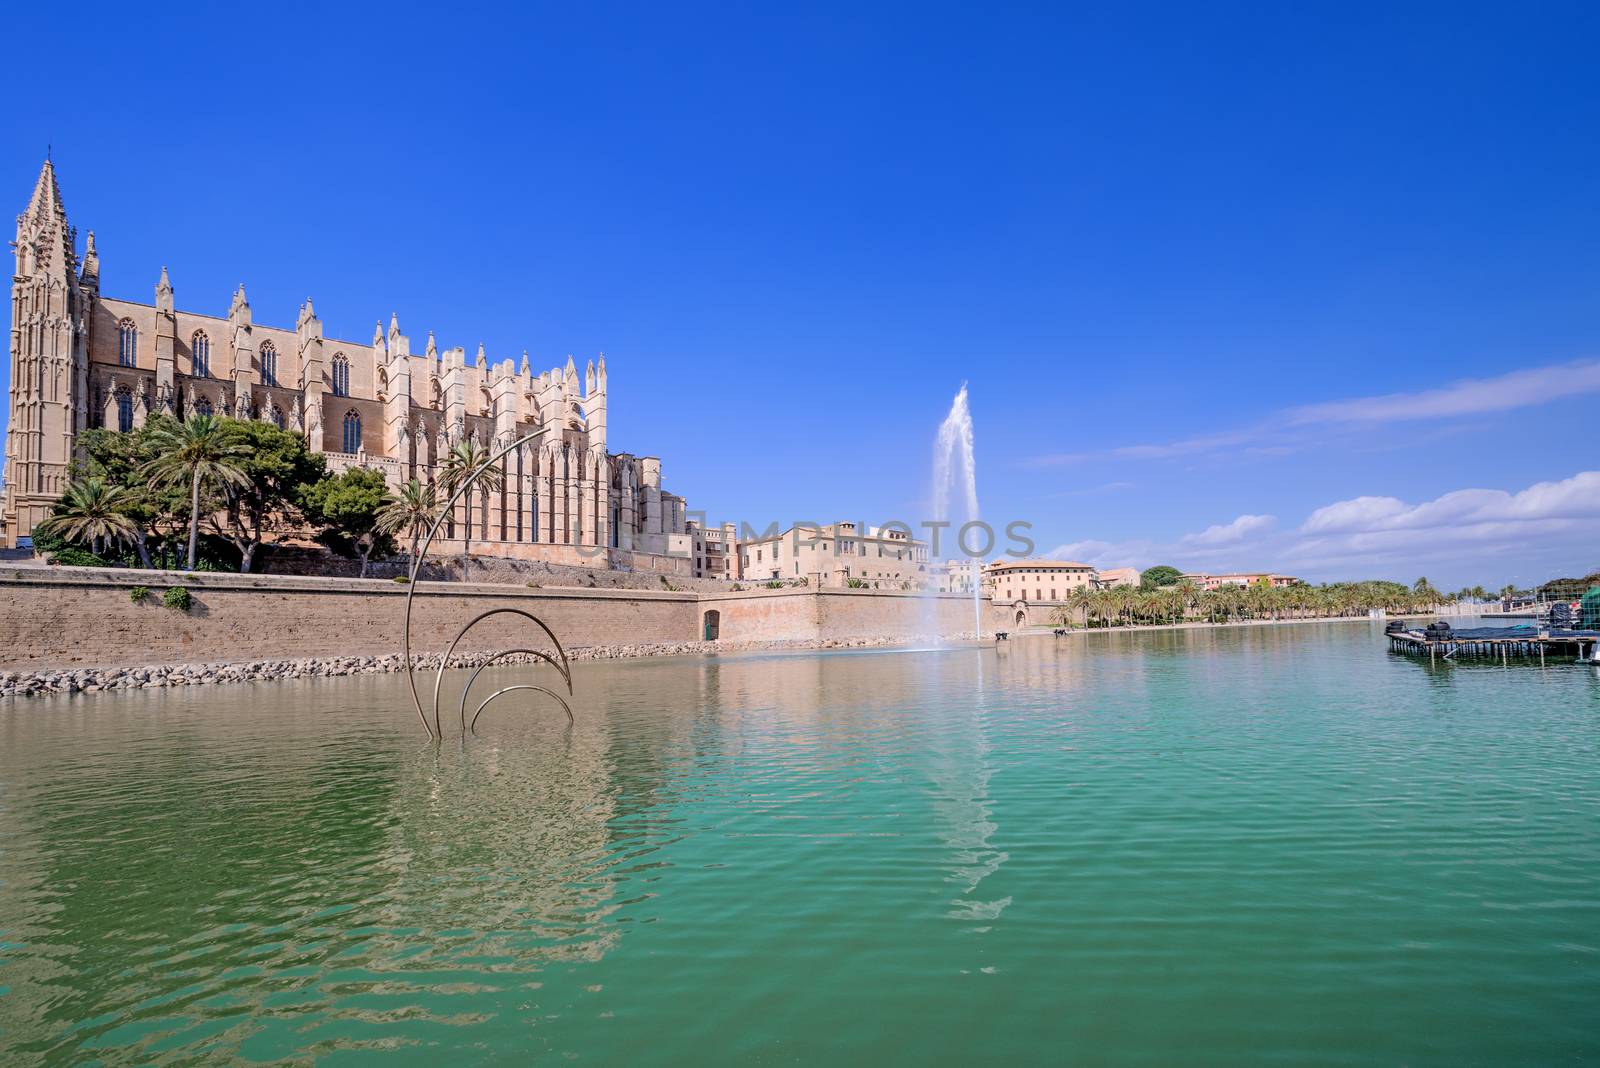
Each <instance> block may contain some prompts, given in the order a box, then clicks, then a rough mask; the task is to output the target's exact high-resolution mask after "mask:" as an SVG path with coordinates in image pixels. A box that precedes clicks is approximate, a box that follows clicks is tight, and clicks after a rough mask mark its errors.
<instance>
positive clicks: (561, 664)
mask: <svg viewBox="0 0 1600 1068" xmlns="http://www.w3.org/2000/svg"><path fill="white" fill-rule="evenodd" d="M537 436H538V435H537V434H529V435H528V436H527V437H523V438H519V439H517V440H516V441H513V442H512V443H511V444H509V445H507V446H505V447H504V448H502V449H500V450H499V451H498V452H495V453H494V454H492V455H491V456H490V457H489V458H488V459H487V460H485V461H484V462H483V463H482V464H480V465H479V466H478V467H477V468H476V469H475V470H474V471H473V472H472V474H471V475H469V476H467V477H466V478H465V479H463V480H462V482H461V484H460V485H459V486H457V487H456V491H455V492H454V493H453V494H451V495H450V499H449V500H448V501H446V502H445V504H444V507H442V508H441V509H439V517H438V518H437V519H435V520H434V521H433V525H432V526H431V527H429V528H428V533H427V535H426V536H425V537H424V538H423V539H422V544H421V545H420V546H418V549H417V554H416V556H415V557H414V558H413V559H412V561H411V579H410V582H409V584H408V585H407V586H406V614H405V624H404V630H403V631H402V634H401V651H402V654H403V656H404V657H405V669H406V684H407V685H408V686H410V687H411V703H412V704H413V705H414V706H415V707H416V710H417V718H418V719H420V720H422V727H423V729H424V730H426V731H427V732H428V736H429V737H430V738H443V737H444V727H443V725H442V723H441V719H440V713H439V689H440V687H441V686H442V685H443V684H444V672H445V668H447V667H449V666H450V658H451V657H452V656H454V655H455V651H456V646H457V645H460V644H461V639H462V638H465V637H466V636H467V632H468V631H470V630H471V629H472V628H473V627H475V626H477V625H478V624H479V623H481V622H483V621H484V620H486V619H490V618H492V617H494V616H507V615H512V616H521V617H522V618H524V619H526V620H528V621H530V622H532V623H533V624H535V625H536V626H537V627H538V628H539V629H540V630H542V631H543V632H544V633H545V635H546V636H547V637H548V638H549V639H550V642H551V644H553V645H554V646H555V647H556V655H555V656H551V655H550V654H549V653H545V652H541V651H539V650H537V649H506V650H502V651H501V652H498V653H495V654H494V655H493V656H491V657H490V658H489V659H488V660H487V661H485V662H484V663H483V664H481V665H479V666H478V668H477V670H475V671H474V672H473V673H472V674H471V675H470V676H469V677H468V678H467V683H466V685H465V686H463V687H462V688H461V730H462V733H463V734H465V733H466V732H467V731H468V730H474V731H475V730H476V728H477V725H478V717H479V716H481V715H483V710H484V709H485V708H488V707H489V705H490V704H491V703H492V702H493V701H495V700H496V699H497V698H499V697H502V696H504V695H505V694H508V693H515V692H519V691H537V692H539V693H542V694H546V695H548V696H550V697H553V698H555V699H556V700H557V701H558V702H560V704H561V707H562V708H564V709H566V711H567V719H568V720H569V721H570V720H571V719H572V706H571V705H569V704H567V701H566V698H564V697H562V696H561V695H560V694H558V693H556V692H555V691H554V690H549V689H546V688H545V687H543V686H535V685H532V684H531V683H524V684H520V685H516V686H506V687H503V688H501V689H499V690H496V691H495V692H494V693H492V694H490V695H489V696H488V697H486V698H484V700H483V703H482V704H480V705H478V709H477V711H476V712H474V713H473V714H472V719H471V721H470V723H469V721H468V720H467V692H468V691H469V690H471V689H472V684H473V682H474V681H476V680H477V678H478V673H479V672H481V671H482V670H483V669H484V668H486V667H488V666H489V665H490V664H492V663H494V662H495V661H497V660H502V659H508V658H510V657H512V656H516V655H524V656H532V657H534V658H535V659H536V660H538V661H542V662H544V663H547V664H549V665H550V666H552V667H554V668H555V669H556V670H557V671H558V672H560V673H561V678H562V681H563V682H565V683H566V684H567V694H568V695H569V696H570V695H571V694H572V665H571V663H570V662H569V661H568V660H567V652H566V650H565V649H563V648H561V640H560V639H559V638H557V637H556V635H555V632H554V631H552V630H551V629H550V628H549V627H548V626H546V625H545V623H544V621H543V620H541V619H540V618H539V617H538V616H535V615H533V614H532V613H530V612H525V611H523V610H522V609H520V608H492V609H490V610H489V611H487V612H481V613H479V614H478V615H476V616H474V617H473V618H472V619H470V620H468V621H467V625H466V626H464V627H462V628H461V629H460V630H459V631H457V632H456V636H455V639H454V640H453V641H452V642H451V643H450V648H448V649H446V650H445V652H444V655H443V656H441V657H440V658H439V667H438V670H437V671H436V672H435V674H434V677H433V722H432V723H429V722H428V716H427V713H425V712H424V711H423V710H422V698H421V696H419V695H418V693H417V677H416V673H415V670H414V668H413V665H412V662H411V601H412V598H414V597H415V596H416V593H417V575H418V574H419V573H420V572H421V570H422V561H423V560H425V559H426V558H427V556H428V547H429V546H430V545H432V544H433V539H434V536H435V535H437V534H438V533H439V528H440V527H442V526H443V525H444V524H445V521H446V520H447V519H449V517H450V516H451V515H452V514H454V511H455V506H456V502H458V501H459V500H461V498H462V497H463V496H464V495H465V494H466V493H467V492H469V491H470V490H471V489H472V488H473V484H474V483H476V482H477V481H478V478H479V476H481V475H482V474H483V473H484V472H485V471H487V470H489V469H490V468H491V467H493V465H494V464H495V463H496V462H497V461H499V460H500V458H501V457H503V456H505V455H506V454H507V453H509V452H511V451H512V450H513V449H515V448H518V447H519V446H521V445H525V444H527V443H528V442H530V441H532V440H533V439H534V438H535V437H537ZM558 657H559V660H558V659H557V658H558Z"/></svg>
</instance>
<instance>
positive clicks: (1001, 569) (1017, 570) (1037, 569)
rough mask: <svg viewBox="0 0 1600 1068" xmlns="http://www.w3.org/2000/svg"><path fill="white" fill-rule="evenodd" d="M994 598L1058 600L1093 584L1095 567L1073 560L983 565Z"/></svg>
mask: <svg viewBox="0 0 1600 1068" xmlns="http://www.w3.org/2000/svg"><path fill="white" fill-rule="evenodd" d="M983 573H984V580H985V583H986V585H987V586H988V587H989V590H990V592H989V596H990V598H991V599H993V600H995V601H999V602H1005V603H1010V602H1012V601H1028V602H1032V603H1055V602H1061V601H1064V600H1066V598H1067V597H1068V596H1069V595H1070V594H1071V593H1072V591H1073V590H1078V589H1090V588H1093V586H1094V580H1095V570H1094V568H1093V567H1091V566H1090V565H1088V564H1080V563H1077V562H1076V561H1073V560H1007V561H1004V562H1001V563H994V564H990V565H989V566H988V567H986V568H984V572H983Z"/></svg>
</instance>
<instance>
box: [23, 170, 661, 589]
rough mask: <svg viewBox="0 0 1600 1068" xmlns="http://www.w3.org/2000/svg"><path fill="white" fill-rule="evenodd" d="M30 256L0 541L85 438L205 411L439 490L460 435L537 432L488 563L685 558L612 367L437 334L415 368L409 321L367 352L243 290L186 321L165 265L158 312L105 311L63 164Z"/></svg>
mask: <svg viewBox="0 0 1600 1068" xmlns="http://www.w3.org/2000/svg"><path fill="white" fill-rule="evenodd" d="M16 257H17V262H16V276H15V278H14V280H13V283H12V289H11V294H12V304H11V415H10V426H9V429H8V433H7V435H6V453H5V488H4V494H5V495H4V499H3V503H0V544H3V545H6V546H14V545H16V544H17V539H18V538H25V537H27V536H28V534H29V533H30V532H31V531H32V529H33V527H34V524H36V523H37V522H39V520H41V519H43V518H44V517H45V516H46V515H48V514H49V510H50V506H51V505H52V504H53V503H54V502H55V500H56V499H57V498H58V497H59V496H60V495H61V492H62V490H64V489H65V487H66V483H67V480H68V467H69V464H70V462H71V459H72V456H73V441H74V437H75V435H76V434H77V433H78V432H79V431H81V430H84V429H86V428H88V427H98V426H105V427H111V428H114V429H121V430H124V431H126V430H130V429H133V428H135V427H138V426H140V425H142V424H143V423H144V421H145V419H147V418H148V417H149V416H150V415H152V414H154V413H158V412H163V413H167V414H172V415H177V416H180V417H184V416H188V415H190V414H194V413H200V412H209V413H216V414H226V415H232V416H235V417H237V418H240V419H260V420H266V421H270V422H273V423H276V424H277V425H278V426H280V427H284V428H286V429H292V430H296V431H301V432H303V433H304V434H305V435H306V438H307V441H308V442H309V443H310V445H311V448H313V449H315V450H317V451H320V452H323V453H326V454H327V457H328V461H329V466H330V467H331V468H333V469H334V470H341V469H343V468H347V467H352V466H367V467H373V468H376V469H378V470H381V471H382V472H383V473H384V475H385V477H386V478H387V479H388V480H389V482H390V483H391V485H398V484H400V483H401V482H403V481H404V480H405V479H408V478H413V477H415V478H418V479H420V480H421V481H423V482H428V481H431V480H432V478H433V477H434V473H435V471H436V470H437V467H438V464H439V463H440V461H441V460H442V459H443V456H444V454H445V453H446V452H447V451H448V450H449V448H450V446H451V445H452V444H453V443H454V442H457V441H460V440H462V439H464V438H468V437H472V438H477V439H479V440H480V441H481V442H483V443H484V444H486V445H491V446H499V445H508V444H510V443H511V442H512V441H514V440H516V439H517V438H520V437H523V436H526V435H529V434H537V435H538V437H537V438H536V439H535V440H534V441H533V442H531V443H530V444H528V445H526V446H525V447H523V448H520V449H518V450H516V451H515V452H513V453H512V454H511V455H509V456H507V457H506V458H505V459H504V460H502V461H501V466H502V470H503V473H504V475H505V478H504V487H503V489H501V490H500V491H497V492H495V493H494V494H492V495H486V496H485V497H483V498H482V499H481V500H480V504H481V505H482V506H481V507H477V508H474V509H473V510H472V515H473V524H474V527H475V529H474V531H473V539H474V542H473V544H474V546H475V547H477V548H478V549H479V551H482V552H486V553H490V554H495V555H504V556H516V557H524V558H538V559H556V560H568V561H573V562H578V561H580V560H581V562H587V563H590V564H595V563H597V561H596V560H595V559H594V558H593V557H594V554H593V553H590V554H588V555H587V556H585V557H582V558H580V557H579V554H578V550H577V547H579V546H592V547H597V548H598V547H601V546H605V547H610V548H611V549H614V550H617V551H619V552H622V553H628V552H633V553H655V554H659V553H665V552H667V551H668V550H669V548H671V549H673V550H678V551H681V550H683V549H685V548H686V545H687V539H684V540H683V541H680V540H679V538H681V537H682V536H683V535H684V533H685V520H686V517H685V509H684V502H683V499H682V498H681V497H677V496H674V495H672V494H670V493H664V492H662V490H661V462H660V460H658V459H656V458H654V457H648V456H633V455H630V454H627V453H615V454H614V453H611V452H609V451H608V450H607V448H606V363H605V357H604V356H603V355H602V356H601V357H600V359H599V361H598V363H596V362H595V361H590V362H589V363H588V366H587V367H586V368H585V370H584V373H583V374H582V376H581V377H580V375H579V373H578V369H577V367H576V365H575V364H574V363H573V360H572V358H571V357H570V356H569V357H568V358H567V363H566V366H565V368H556V369H552V370H549V371H544V372H541V373H539V374H537V375H536V374H534V373H533V372H532V371H531V370H530V368H529V364H528V355H527V353H526V352H524V353H523V355H522V361H521V366H520V368H519V367H518V366H517V364H516V363H514V362H513V361H512V360H509V359H507V360H502V361H500V362H498V363H495V364H490V363H488V361H487V360H486V358H485V356H484V351H483V346H482V345H480V346H478V351H477V357H476V359H474V360H471V361H469V360H468V359H467V356H466V351H465V350H464V349H461V348H452V349H446V350H444V351H442V352H441V351H440V350H439V349H438V347H437V346H436V345H435V344H434V340H433V335H432V334H429V335H428V342H427V345H426V348H425V350H424V351H423V352H422V353H420V354H413V353H412V352H411V343H410V340H409V339H408V338H407V337H406V335H404V334H402V333H401V332H400V324H399V321H398V319H397V318H396V317H391V318H390V320H389V326H388V329H387V331H385V330H384V329H383V328H382V326H381V324H380V325H379V327H378V328H377V329H375V330H374V331H373V336H372V340H371V342H370V343H354V342H348V341H337V340H334V339H332V338H325V337H323V335H322V321H321V320H320V319H318V318H317V315H316V312H315V311H314V310H313V308H312V306H311V301H310V300H309V299H308V300H307V301H306V302H305V304H303V305H302V306H301V307H300V312H299V315H298V317H297V318H296V320H295V325H294V328H293V329H292V330H291V329H281V328H277V327H268V326H261V325H258V324H256V323H254V322H252V320H251V311H250V302H249V301H248V300H247V299H246V298H245V292H244V286H242V285H241V286H240V287H239V289H238V291H237V292H235V293H234V294H233V300H232V302H231V303H230V305H229V307H228V314H227V316H226V317H225V318H219V317H216V316H209V315H200V314H196V313H193V312H186V311H179V310H177V308H176V307H175V305H174V303H173V288H172V283H171V281H170V280H169V279H168V277H167V271H166V268H162V269H161V274H160V280H159V281H158V282H157V284H156V287H155V303H154V304H153V305H152V304H139V303H135V302H133V301H127V300H115V299H112V298H109V297H102V296H101V295H100V257H99V254H98V252H97V250H96V248H95V241H94V234H93V232H90V234H89V235H88V240H87V242H86V244H85V248H84V252H83V257H82V260H81V262H80V260H79V257H78V254H77V232H76V230H75V229H74V228H73V227H71V226H69V225H68V223H67V215H66V209H65V208H64V207H63V205H62V201H61V193H60V190H59V188H58V187H57V184H56V176H55V169H54V167H53V166H52V165H51V164H50V163H49V162H46V163H45V165H44V169H43V170H42V171H41V172H40V174H39V181H38V184H37V185H36V186H35V188H34V191H33V198H32V199H31V200H30V201H29V203H28V208H27V211H26V212H24V213H23V214H22V215H20V216H19V217H18V219H17V237H16ZM458 514H459V513H458ZM674 536H678V538H675V537H674ZM598 562H599V563H600V565H601V566H604V562H603V561H598Z"/></svg>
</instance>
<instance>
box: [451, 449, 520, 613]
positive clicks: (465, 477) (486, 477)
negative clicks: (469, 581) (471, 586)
mask: <svg viewBox="0 0 1600 1068" xmlns="http://www.w3.org/2000/svg"><path fill="white" fill-rule="evenodd" d="M488 462H489V450H488V449H487V448H486V447H485V446H484V445H482V444H480V443H479V441H478V439H477V438H462V439H461V440H460V441H458V442H456V443H455V444H454V445H452V446H450V451H449V452H448V453H447V454H446V455H445V458H444V465H443V470H442V471H441V472H440V475H439V481H440V484H441V487H442V490H443V493H444V496H445V499H446V500H449V499H450V498H451V497H453V496H455V493H456V491H457V490H459V489H460V488H461V487H462V486H464V485H466V483H467V482H468V481H469V480H471V479H472V478H473V476H474V475H475V474H476V475H477V480H476V481H474V482H473V483H472V485H473V489H471V490H468V491H467V494H466V497H465V499H464V501H463V503H464V504H465V506H466V525H465V527H464V528H463V529H462V531H461V579H462V581H466V578H467V568H468V567H470V566H471V562H472V557H471V555H470V553H469V549H470V547H471V545H472V498H473V496H474V495H477V496H480V497H482V498H483V499H484V501H485V502H487V501H488V495H489V494H490V493H493V492H495V491H496V490H498V489H499V488H500V485H501V483H502V482H503V481H504V479H503V478H502V477H501V473H500V470H499V469H498V468H495V467H490V466H488ZM480 471H481V472H482V473H481V474H479V472H480ZM485 507H487V503H486V504H485Z"/></svg>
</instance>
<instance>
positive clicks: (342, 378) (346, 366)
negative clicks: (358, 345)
mask: <svg viewBox="0 0 1600 1068" xmlns="http://www.w3.org/2000/svg"><path fill="white" fill-rule="evenodd" d="M333 395H334V396H335V397H348V396H350V361H349V360H347V359H345V356H344V353H342V352H336V353H334V354H333ZM346 451H350V450H346Z"/></svg>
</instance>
